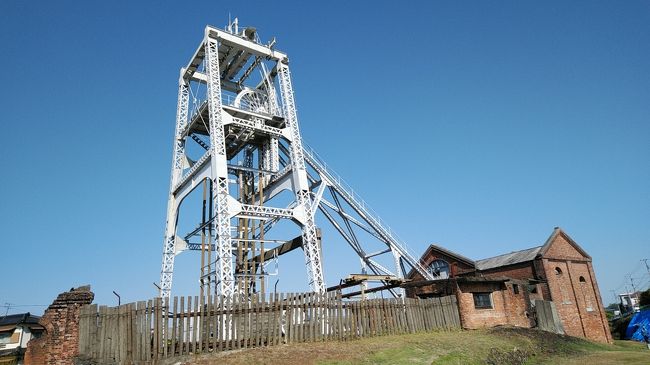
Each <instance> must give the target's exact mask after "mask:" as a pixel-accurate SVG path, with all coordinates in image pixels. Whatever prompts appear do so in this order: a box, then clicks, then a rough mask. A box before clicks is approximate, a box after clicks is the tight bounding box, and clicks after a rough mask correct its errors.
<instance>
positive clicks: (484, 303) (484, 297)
mask: <svg viewBox="0 0 650 365" xmlns="http://www.w3.org/2000/svg"><path fill="white" fill-rule="evenodd" d="M472 294H473V295H474V308H476V309H490V308H492V298H491V296H490V293H472Z"/></svg>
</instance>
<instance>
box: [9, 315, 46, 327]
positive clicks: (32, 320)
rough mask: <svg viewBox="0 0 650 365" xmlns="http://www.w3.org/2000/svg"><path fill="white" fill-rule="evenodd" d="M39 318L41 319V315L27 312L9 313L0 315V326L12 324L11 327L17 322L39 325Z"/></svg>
mask: <svg viewBox="0 0 650 365" xmlns="http://www.w3.org/2000/svg"><path fill="white" fill-rule="evenodd" d="M39 319H41V317H38V316H33V315H31V314H30V313H29V312H27V313H20V314H10V315H8V316H0V326H2V327H7V326H13V327H15V326H16V325H18V324H26V325H34V326H40V325H39V324H38V320H39Z"/></svg>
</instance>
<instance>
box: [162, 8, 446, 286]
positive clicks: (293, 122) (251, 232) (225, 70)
mask: <svg viewBox="0 0 650 365" xmlns="http://www.w3.org/2000/svg"><path fill="white" fill-rule="evenodd" d="M274 43H275V40H273V41H272V42H270V43H269V44H261V43H260V41H259V39H258V37H257V34H256V31H255V29H254V28H245V29H243V30H242V31H240V30H239V29H238V25H237V20H236V19H235V22H234V23H231V24H230V25H229V26H228V27H227V28H226V29H225V30H219V29H216V28H213V27H210V26H208V27H206V29H205V36H204V39H203V41H202V42H201V44H200V45H199V47H198V49H197V50H196V52H195V53H194V55H193V56H192V58H191V59H190V61H189V63H188V64H187V66H186V67H183V68H182V69H181V73H180V78H179V89H178V111H177V114H176V132H175V135H174V154H173V160H172V172H171V186H170V190H169V201H168V207H167V224H166V229H165V237H164V245H163V261H162V271H161V278H160V281H161V284H160V287H161V290H160V291H161V296H163V297H168V296H169V295H170V292H171V287H172V276H173V272H174V258H175V256H176V255H177V254H179V253H180V252H182V251H185V250H199V249H200V250H201V252H202V256H201V257H202V259H201V289H202V295H201V297H203V288H204V285H205V284H206V283H207V287H208V293H209V292H210V290H212V285H214V289H215V291H216V293H218V294H221V295H224V296H233V295H234V294H237V293H239V294H240V295H246V293H252V292H256V291H258V289H261V292H264V285H265V279H264V278H265V275H267V274H268V271H267V270H266V266H267V264H268V262H269V261H268V260H272V259H273V258H275V260H277V257H278V256H279V255H282V254H284V253H287V252H289V251H292V250H294V249H296V248H302V249H303V251H304V256H305V264H306V269H307V275H308V278H309V284H310V286H311V290H313V291H315V292H324V291H325V283H324V280H323V269H322V262H321V248H320V233H319V230H317V228H316V225H315V222H314V217H315V214H316V212H317V211H318V212H320V213H321V216H322V217H324V219H325V220H326V221H328V222H329V223H330V224H331V226H332V227H333V228H334V229H335V230H336V231H337V232H338V233H339V234H340V236H341V237H342V238H343V239H344V240H345V241H346V242H347V243H348V244H349V246H350V247H351V248H352V250H353V251H354V252H355V253H356V255H357V256H358V257H359V259H360V263H361V271H362V272H363V273H365V272H367V271H370V272H372V273H374V274H378V275H388V276H392V277H397V278H404V277H406V275H407V274H408V273H409V272H410V271H411V270H415V271H416V272H417V273H419V274H420V276H421V277H422V278H424V279H428V280H431V279H434V277H435V275H434V274H433V273H432V272H431V271H430V270H428V268H425V267H423V266H422V264H421V263H420V262H419V261H418V260H417V259H416V258H415V255H413V254H412V253H410V252H409V251H408V249H407V246H406V245H405V244H404V243H403V242H402V241H401V240H400V239H399V238H398V237H397V235H395V234H394V233H393V231H392V230H391V229H390V228H389V227H388V226H387V225H386V224H385V223H384V222H383V221H382V220H381V219H380V218H379V216H378V215H377V214H376V213H374V211H373V210H372V209H370V207H369V206H368V205H367V204H366V203H365V202H364V201H363V200H362V199H361V198H360V197H359V196H358V194H356V193H355V192H354V190H352V189H351V188H350V187H349V185H347V184H346V183H345V182H344V181H343V180H342V179H341V177H339V176H338V175H336V174H335V173H334V172H333V171H332V170H331V169H330V168H329V167H328V166H327V164H326V163H325V162H324V161H323V159H321V158H320V157H319V156H318V155H317V154H316V153H315V152H314V151H313V150H312V149H310V148H308V147H307V146H306V145H304V144H303V142H302V138H301V135H300V129H299V126H298V117H297V114H296V105H295V101H294V93H293V88H292V85H291V74H290V72H289V64H288V58H287V55H286V54H284V53H282V52H279V51H277V50H275V49H274V48H273V45H274ZM276 90H279V93H278V92H276ZM199 186H203V213H202V220H201V222H200V224H198V227H196V226H192V228H193V230H191V231H190V232H189V233H188V234H185V235H183V236H179V235H178V234H177V230H178V227H177V226H178V222H179V208H180V206H181V203H182V202H183V200H184V199H185V198H186V197H187V196H188V195H189V194H190V193H192V192H193V191H194V190H195V189H196V188H198V187H199ZM208 190H209V194H207V191H208ZM287 191H288V192H290V194H288V195H289V196H290V199H289V201H282V197H283V194H282V193H284V192H287ZM278 197H280V198H278ZM284 198H285V199H286V194H284ZM280 205H281V206H282V207H280ZM282 219H287V220H291V221H293V222H295V223H296V224H297V225H298V226H299V227H300V229H301V233H300V236H298V237H295V238H293V239H288V240H277V239H276V240H270V239H265V234H266V233H267V232H269V231H270V230H272V229H273V228H274V226H275V225H276V223H278V221H280V220H282ZM194 227H196V228H194ZM283 234H286V232H283ZM197 236H200V237H201V243H200V244H199V243H196V242H192V240H193V239H194V238H196V237H197ZM213 239H214V242H213ZM265 245H266V246H265ZM272 245H275V247H270V246H272ZM206 249H207V264H206V263H205V262H206V260H204V259H205V257H204V254H205V252H206ZM213 252H214V260H213V259H212V253H213ZM381 260H383V261H381ZM276 262H277V261H276ZM388 267H394V268H395V269H394V270H390V269H388ZM257 283H259V288H258V287H256V285H257ZM387 283H388V282H385V283H384V284H387ZM391 292H392V294H393V295H394V296H399V295H400V294H403V293H401V290H400V289H391Z"/></svg>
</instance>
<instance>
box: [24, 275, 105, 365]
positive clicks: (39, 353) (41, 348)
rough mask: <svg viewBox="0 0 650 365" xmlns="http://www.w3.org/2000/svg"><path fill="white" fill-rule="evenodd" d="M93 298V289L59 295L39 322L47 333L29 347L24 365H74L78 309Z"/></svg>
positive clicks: (77, 345)
mask: <svg viewBox="0 0 650 365" xmlns="http://www.w3.org/2000/svg"><path fill="white" fill-rule="evenodd" d="M94 296H95V294H93V292H91V291H90V286H83V287H79V288H76V289H71V290H70V291H68V292H64V293H61V294H59V295H58V297H57V298H56V299H55V300H54V302H53V303H52V304H51V305H50V306H49V307H48V308H47V310H45V314H43V317H41V319H40V320H39V324H41V325H42V326H43V327H45V333H44V334H43V336H42V337H40V338H38V339H33V340H31V341H29V343H28V344H27V351H26V352H25V365H68V364H69V365H72V364H73V359H74V357H75V356H77V355H78V353H79V308H80V307H81V306H82V305H85V304H90V303H91V302H92V301H93V298H94Z"/></svg>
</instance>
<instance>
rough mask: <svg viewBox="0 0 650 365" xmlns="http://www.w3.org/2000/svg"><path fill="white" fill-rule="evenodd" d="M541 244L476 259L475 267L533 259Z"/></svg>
mask: <svg viewBox="0 0 650 365" xmlns="http://www.w3.org/2000/svg"><path fill="white" fill-rule="evenodd" d="M541 249H542V246H537V247H533V248H528V249H525V250H521V251H514V252H510V253H507V254H505V255H499V256H495V257H490V258H487V259H483V260H477V261H476V268H477V269H478V270H481V271H483V270H489V269H493V268H495V267H501V266H506V265H512V264H518V263H520V262H526V261H532V260H533V259H535V256H537V254H538V253H539V252H540V250H541Z"/></svg>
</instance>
